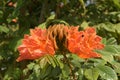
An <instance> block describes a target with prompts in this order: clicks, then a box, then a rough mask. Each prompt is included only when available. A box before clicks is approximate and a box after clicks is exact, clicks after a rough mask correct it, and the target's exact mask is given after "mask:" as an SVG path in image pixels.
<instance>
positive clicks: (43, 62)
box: [39, 57, 49, 69]
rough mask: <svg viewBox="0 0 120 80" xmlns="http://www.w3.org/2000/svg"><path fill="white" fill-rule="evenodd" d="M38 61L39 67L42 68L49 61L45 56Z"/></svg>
mask: <svg viewBox="0 0 120 80" xmlns="http://www.w3.org/2000/svg"><path fill="white" fill-rule="evenodd" d="M39 63H40V67H41V68H42V69H43V68H44V67H45V66H46V65H47V63H49V62H48V60H47V58H46V57H43V58H42V59H41V60H40V62H39Z"/></svg>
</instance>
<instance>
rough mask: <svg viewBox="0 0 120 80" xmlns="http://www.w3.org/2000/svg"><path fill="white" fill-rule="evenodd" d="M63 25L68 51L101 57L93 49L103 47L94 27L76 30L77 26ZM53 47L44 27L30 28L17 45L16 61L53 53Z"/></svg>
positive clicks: (88, 56) (79, 54)
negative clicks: (17, 54) (20, 43)
mask: <svg viewBox="0 0 120 80" xmlns="http://www.w3.org/2000/svg"><path fill="white" fill-rule="evenodd" d="M59 26H60V25H59ZM62 26H63V25H62ZM65 27H66V28H64V29H65V30H63V31H66V33H67V36H66V35H65V36H66V43H67V44H65V46H66V47H67V49H68V50H69V51H70V52H72V53H74V54H77V55H78V56H79V57H81V58H92V57H101V55H100V54H98V53H96V52H94V50H95V49H103V48H104V45H103V44H101V39H102V38H101V37H100V36H98V35H96V31H95V28H91V27H89V28H87V29H85V30H84V31H78V27H68V26H65ZM58 34H59V33H58ZM55 49H56V48H55V44H54V41H53V40H52V39H50V37H49V35H48V34H47V30H46V29H43V30H42V29H40V28H35V29H31V30H30V35H25V36H24V39H23V41H22V45H20V46H19V47H18V51H19V52H20V56H19V57H18V58H17V61H18V62H19V61H22V60H25V59H31V60H34V59H37V58H40V57H42V56H44V55H45V54H51V55H54V54H55Z"/></svg>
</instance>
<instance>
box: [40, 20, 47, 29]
mask: <svg viewBox="0 0 120 80" xmlns="http://www.w3.org/2000/svg"><path fill="white" fill-rule="evenodd" d="M38 27H39V28H41V29H45V28H46V22H44V23H42V24H40V25H38Z"/></svg>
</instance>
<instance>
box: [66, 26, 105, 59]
mask: <svg viewBox="0 0 120 80" xmlns="http://www.w3.org/2000/svg"><path fill="white" fill-rule="evenodd" d="M101 39H102V38H101V37H100V36H98V35H96V31H95V28H90V27H89V28H87V29H85V31H78V27H70V29H69V30H68V36H67V43H68V44H67V47H68V50H69V51H70V52H72V53H74V54H77V55H78V56H79V57H81V58H92V57H101V55H100V54H98V53H96V52H94V50H95V49H103V48H104V45H103V44H101V43H100V42H101Z"/></svg>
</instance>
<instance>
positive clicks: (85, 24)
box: [81, 21, 88, 29]
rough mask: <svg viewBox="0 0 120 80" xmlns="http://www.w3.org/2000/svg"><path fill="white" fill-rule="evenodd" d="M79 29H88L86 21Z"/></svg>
mask: <svg viewBox="0 0 120 80" xmlns="http://www.w3.org/2000/svg"><path fill="white" fill-rule="evenodd" d="M81 27H82V28H83V29H85V28H87V27H88V22H86V21H84V22H82V24H81Z"/></svg>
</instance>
